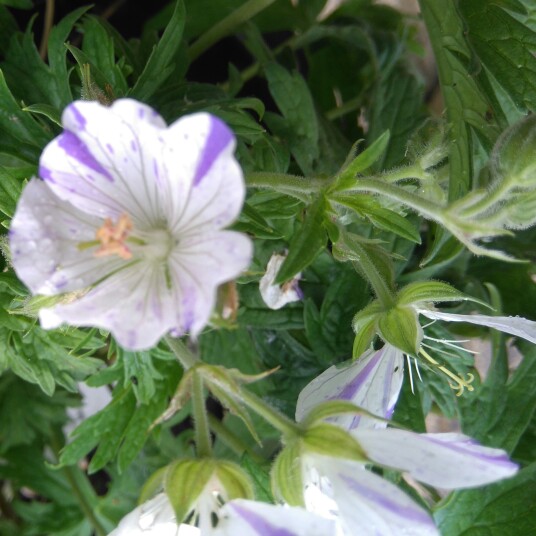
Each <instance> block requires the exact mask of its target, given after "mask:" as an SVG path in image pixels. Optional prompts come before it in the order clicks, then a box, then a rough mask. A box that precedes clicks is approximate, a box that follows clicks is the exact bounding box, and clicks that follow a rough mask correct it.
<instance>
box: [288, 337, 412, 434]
mask: <svg viewBox="0 0 536 536" xmlns="http://www.w3.org/2000/svg"><path fill="white" fill-rule="evenodd" d="M403 370H404V359H403V354H402V352H401V351H400V350H398V349H397V348H395V347H394V346H391V345H389V344H387V345H385V346H384V347H383V348H382V349H381V350H377V351H374V350H368V351H367V352H365V353H364V354H363V355H362V356H361V357H360V358H358V359H357V360H356V361H354V362H353V363H350V364H343V365H334V366H332V367H330V368H329V369H327V370H326V371H324V372H323V373H322V374H320V376H318V377H317V378H315V379H314V380H313V381H311V382H310V383H309V384H308V385H306V386H305V387H304V388H303V389H302V391H301V393H300V395H299V397H298V403H297V406H296V420H297V421H301V420H303V419H304V417H305V416H306V415H307V413H309V411H311V410H312V409H313V408H314V407H315V406H317V405H318V404H320V403H322V402H326V401H329V400H347V401H350V402H353V403H354V404H356V405H357V406H359V407H361V408H363V409H365V410H367V411H369V412H370V413H373V414H374V415H378V416H379V417H381V418H384V419H389V418H390V417H391V415H392V413H393V410H394V406H395V403H396V401H397V399H398V395H399V393H400V388H401V387H402V380H403ZM330 421H331V422H333V423H334V424H337V425H339V426H341V427H342V428H345V429H346V430H351V429H353V428H356V427H357V426H359V427H360V428H370V427H372V428H375V427H380V428H381V427H384V426H386V424H385V423H382V422H381V421H377V420H375V419H372V418H370V417H364V416H360V415H356V416H351V415H350V416H348V415H344V416H338V417H333V418H331V419H330Z"/></svg>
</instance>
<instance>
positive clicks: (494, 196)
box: [461, 181, 511, 218]
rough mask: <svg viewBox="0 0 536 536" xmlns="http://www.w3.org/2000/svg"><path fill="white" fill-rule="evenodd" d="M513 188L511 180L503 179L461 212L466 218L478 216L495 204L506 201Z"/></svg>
mask: <svg viewBox="0 0 536 536" xmlns="http://www.w3.org/2000/svg"><path fill="white" fill-rule="evenodd" d="M510 189H511V184H510V182H509V181H503V182H501V183H500V184H499V185H498V186H496V187H495V188H494V189H493V190H491V191H490V192H489V194H488V195H486V196H484V197H482V198H481V199H480V200H478V201H477V202H476V203H474V204H473V205H470V206H468V207H467V208H465V209H464V210H462V211H461V214H462V216H463V217H464V218H470V217H472V216H477V215H479V214H482V213H483V212H485V211H486V210H488V209H489V208H490V207H492V206H493V205H494V204H496V203H498V202H500V201H504V196H505V194H506V193H507V192H508V191H509V190H510Z"/></svg>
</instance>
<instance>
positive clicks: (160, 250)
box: [140, 229, 174, 261]
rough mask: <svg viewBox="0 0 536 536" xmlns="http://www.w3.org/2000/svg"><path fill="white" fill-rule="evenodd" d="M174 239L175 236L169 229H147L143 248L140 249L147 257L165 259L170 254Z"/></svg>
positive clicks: (157, 259)
mask: <svg viewBox="0 0 536 536" xmlns="http://www.w3.org/2000/svg"><path fill="white" fill-rule="evenodd" d="M140 235H141V233H140ZM173 241H174V240H173V236H172V235H171V233H170V232H169V231H168V230H167V229H154V230H152V231H147V232H145V233H143V248H142V249H141V250H140V251H141V252H142V254H143V255H144V257H146V258H147V259H152V260H155V261H164V260H166V259H167V258H168V256H169V253H170V251H171V249H172V247H173Z"/></svg>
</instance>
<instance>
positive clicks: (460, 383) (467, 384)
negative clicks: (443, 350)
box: [420, 347, 475, 396]
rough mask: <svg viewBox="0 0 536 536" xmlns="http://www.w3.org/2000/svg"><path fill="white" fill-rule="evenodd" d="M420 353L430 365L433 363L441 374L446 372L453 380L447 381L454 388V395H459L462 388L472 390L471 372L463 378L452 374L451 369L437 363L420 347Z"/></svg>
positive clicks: (472, 379) (472, 376) (472, 377)
mask: <svg viewBox="0 0 536 536" xmlns="http://www.w3.org/2000/svg"><path fill="white" fill-rule="evenodd" d="M420 353H421V355H422V356H423V357H424V358H425V359H426V360H427V361H428V362H429V363H431V364H432V365H434V366H435V367H436V368H438V369H439V370H440V371H441V372H443V374H446V375H447V376H448V377H449V378H450V379H451V380H454V382H455V383H451V382H449V385H450V387H451V388H452V389H454V390H455V391H457V392H456V396H461V395H462V393H463V391H464V389H467V390H468V391H474V389H475V388H474V387H473V386H472V385H471V383H472V382H473V381H474V379H475V377H474V375H473V374H471V373H468V374H467V379H464V378H463V377H462V376H458V375H456V374H454V372H452V371H451V370H449V369H448V368H446V367H445V366H443V365H441V364H439V363H438V362H437V361H436V360H435V359H434V358H433V357H432V356H431V355H430V354H429V353H428V352H427V351H426V350H424V349H423V348H422V347H421V349H420Z"/></svg>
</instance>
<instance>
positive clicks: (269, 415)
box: [240, 389, 301, 437]
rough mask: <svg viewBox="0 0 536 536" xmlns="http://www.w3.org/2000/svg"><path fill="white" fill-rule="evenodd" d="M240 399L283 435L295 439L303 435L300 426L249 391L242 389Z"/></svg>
mask: <svg viewBox="0 0 536 536" xmlns="http://www.w3.org/2000/svg"><path fill="white" fill-rule="evenodd" d="M240 397H241V398H242V400H243V402H244V403H245V404H246V405H247V406H248V407H249V408H251V409H252V410H253V411H254V412H255V413H257V414H258V415H260V416H261V417H262V418H263V419H264V420H265V421H267V422H269V423H270V424H271V425H272V426H273V427H274V428H275V429H276V430H279V431H280V432H281V433H282V434H283V435H285V436H289V437H295V436H297V435H300V434H301V427H300V426H299V425H298V424H296V423H295V422H294V421H293V420H291V419H289V418H288V417H287V416H286V415H283V414H282V413H281V412H279V411H278V410H276V409H275V408H273V407H272V406H270V405H269V404H267V403H266V402H265V401H264V400H263V399H262V398H260V397H258V396H257V395H256V394H254V393H252V392H251V391H249V390H248V389H241V390H240Z"/></svg>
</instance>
